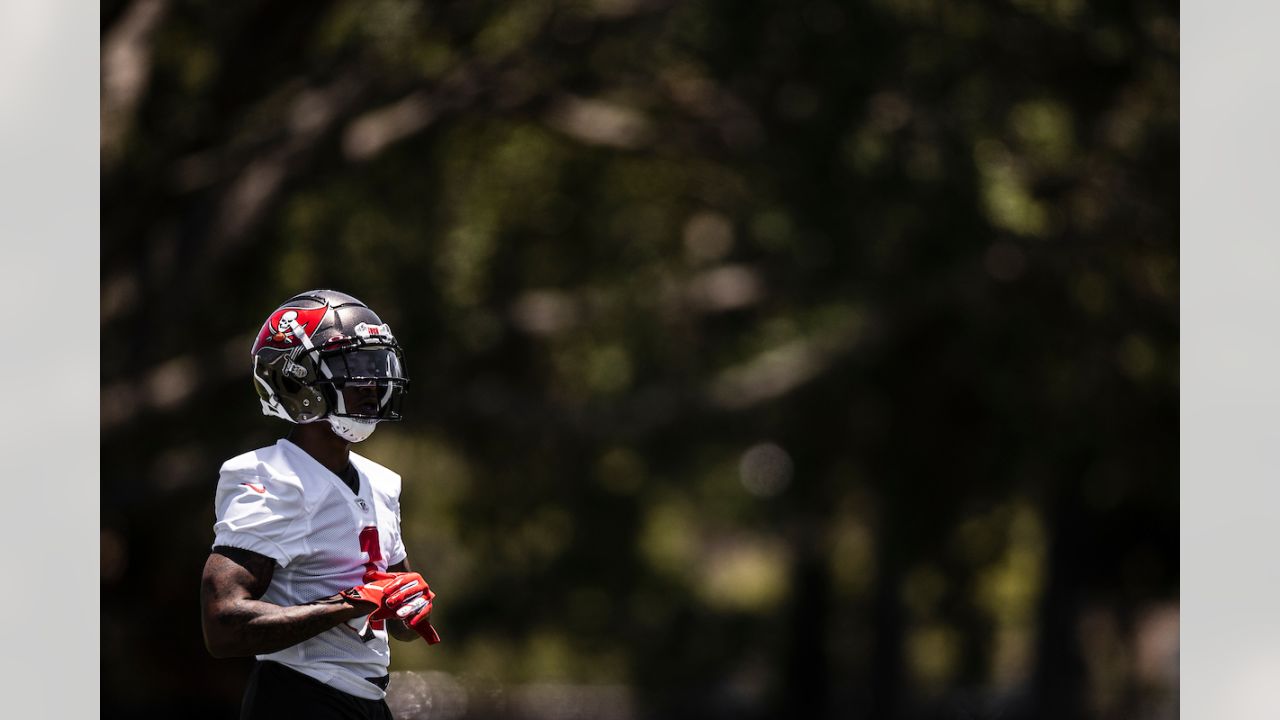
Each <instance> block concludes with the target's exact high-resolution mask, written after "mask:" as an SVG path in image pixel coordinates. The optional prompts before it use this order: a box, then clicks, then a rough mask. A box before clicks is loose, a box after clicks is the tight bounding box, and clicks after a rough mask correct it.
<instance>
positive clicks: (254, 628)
mask: <svg viewBox="0 0 1280 720" xmlns="http://www.w3.org/2000/svg"><path fill="white" fill-rule="evenodd" d="M367 613H368V609H367V608H366V609H364V610H361V609H359V608H358V607H356V606H355V605H353V604H351V603H349V602H348V601H346V600H344V599H343V598H342V597H341V596H338V595H335V596H333V597H329V598H324V599H321V600H317V601H315V602H312V603H307V604H306V605H294V606H291V607H282V606H280V605H274V604H272V603H268V602H263V601H261V600H250V599H247V598H246V599H240V600H232V601H228V602H224V603H221V604H220V605H219V606H218V607H217V608H216V609H214V611H213V612H211V613H208V614H207V615H206V618H205V644H206V645H207V646H208V648H209V652H210V653H211V654H213V656H214V657H240V656H244V655H262V654H265V653H271V652H276V651H277V650H283V649H284V648H287V647H291V646H293V645H297V644H298V643H300V642H302V641H304V640H307V639H309V638H312V637H315V636H316V635H319V634H320V633H322V632H324V631H325V630H328V629H329V628H332V627H336V626H337V625H340V624H342V623H344V622H346V621H348V620H350V619H352V618H356V617H360V616H361V615H362V614H367Z"/></svg>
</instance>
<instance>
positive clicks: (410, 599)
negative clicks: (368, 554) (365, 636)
mask: <svg viewBox="0 0 1280 720" xmlns="http://www.w3.org/2000/svg"><path fill="white" fill-rule="evenodd" d="M381 574H383V573H379V575H381ZM435 597H436V594H435V593H434V592H431V588H430V587H429V586H428V585H427V581H426V580H424V579H423V578H422V576H421V575H419V574H418V573H416V572H406V573H398V574H397V575H396V576H395V579H394V580H392V581H391V582H389V583H387V584H385V585H383V597H382V607H383V608H386V610H388V611H390V613H391V614H390V615H387V617H392V616H394V617H397V618H399V619H401V620H403V621H404V624H405V625H408V626H409V627H410V628H412V629H413V631H414V632H416V633H418V635H419V636H421V637H422V639H423V640H426V641H427V644H428V645H435V644H436V643H438V642H440V634H439V633H437V632H436V629H435V628H434V627H432V626H431V620H430V616H431V610H432V605H431V601H432V600H434V599H435Z"/></svg>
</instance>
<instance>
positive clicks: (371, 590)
mask: <svg viewBox="0 0 1280 720" xmlns="http://www.w3.org/2000/svg"><path fill="white" fill-rule="evenodd" d="M395 579H396V576H395V575H393V574H389V573H380V572H369V573H365V576H364V584H363V585H357V586H355V587H353V588H348V589H346V590H343V591H342V597H343V598H345V599H346V600H347V602H350V603H353V604H355V603H360V604H364V603H371V604H372V605H373V607H372V608H369V612H371V613H372V615H371V616H370V618H369V619H370V620H383V619H386V618H389V617H394V614H393V613H392V612H391V611H389V609H388V608H387V605H386V597H387V592H386V587H387V585H389V584H390V583H392V582H393V581H394V580H395Z"/></svg>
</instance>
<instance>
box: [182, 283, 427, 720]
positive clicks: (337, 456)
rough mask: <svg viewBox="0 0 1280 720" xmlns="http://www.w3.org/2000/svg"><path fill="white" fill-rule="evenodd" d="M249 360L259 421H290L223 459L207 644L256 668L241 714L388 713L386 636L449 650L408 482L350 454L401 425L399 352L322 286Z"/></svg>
mask: <svg viewBox="0 0 1280 720" xmlns="http://www.w3.org/2000/svg"><path fill="white" fill-rule="evenodd" d="M252 357H253V381H254V385H255V386H256V388H257V391H258V395H259V397H260V398H261V400H262V411H263V413H265V414H267V415H271V416H275V417H279V418H283V419H285V420H288V421H289V422H290V423H292V424H293V425H292V427H291V428H290V430H289V432H288V434H287V436H286V437H284V438H282V439H280V440H279V441H277V442H276V443H275V444H274V445H271V446H268V447H264V448H260V449H258V450H254V451H252V452H248V453H245V454H243V455H239V456H237V457H234V458H232V459H230V460H228V461H227V462H226V463H224V464H223V465H222V470H221V473H220V476H219V479H218V489H217V494H216V498H215V500H214V506H215V512H216V523H215V524H214V526H213V527H214V534H215V537H214V542H213V549H212V552H211V553H210V555H209V559H208V561H207V562H206V563H205V567H204V574H203V578H202V581H201V606H202V620H203V628H204V638H205V645H206V646H207V647H208V649H209V652H210V653H212V654H213V655H214V656H215V657H235V656H245V655H254V656H255V657H256V658H257V662H256V663H255V664H254V669H253V672H252V674H251V676H250V679H249V684H248V687H247V689H246V690H245V695H244V701H243V704H242V709H241V718H270V719H271V720H279V719H280V718H282V717H306V718H317V719H323V718H380V719H384V718H390V717H391V712H390V710H389V709H388V707H387V704H386V700H385V697H386V687H387V680H388V673H387V667H388V665H389V663H390V659H391V657H390V648H389V646H388V641H387V637H388V634H390V635H392V636H394V637H396V638H397V639H399V640H413V639H415V638H418V637H422V638H424V639H425V640H426V641H427V642H428V643H435V642H438V641H439V636H438V635H436V632H435V630H434V628H432V626H431V622H430V615H431V610H432V600H433V599H434V597H435V593H433V592H431V589H430V588H429V587H428V586H427V583H426V581H425V580H423V578H422V576H421V575H419V574H418V573H416V572H413V571H412V570H410V569H409V564H408V561H407V559H406V557H405V548H404V542H403V541H402V539H401V536H400V476H399V475H397V474H396V473H394V472H392V471H390V470H388V469H387V468H385V467H383V466H381V465H379V464H378V463H375V462H373V461H372V460H369V459H367V458H364V457H361V456H360V455H357V454H356V453H353V452H351V444H352V443H358V442H360V441H362V440H364V439H365V438H367V437H369V435H370V434H372V433H373V431H374V429H375V428H377V426H378V423H380V422H383V421H387V420H399V419H400V400H401V396H402V395H403V394H404V392H405V389H406V386H407V385H408V382H409V380H408V378H407V377H406V374H405V371H404V358H403V354H402V353H401V350H400V346H399V344H398V343H397V342H396V339H395V336H394V335H393V334H392V333H391V328H390V327H389V326H387V324H386V323H383V322H382V320H381V319H380V318H379V317H378V316H377V315H376V314H375V313H374V312H373V311H372V310H370V309H369V308H368V307H367V306H366V305H365V304H364V303H362V302H360V301H359V300H357V299H355V298H353V297H351V296H350V295H345V294H343V293H340V292H335V291H333V290H314V291H310V292H305V293H302V294H300V295H297V296H295V297H293V298H290V299H289V300H288V301H287V302H285V303H284V304H283V305H281V306H280V307H279V308H277V309H276V311H275V312H273V313H271V316H270V317H269V318H267V322H266V324H264V325H263V326H262V330H261V331H260V332H259V333H258V338H257V340H256V341H255V342H254V344H253V350H252Z"/></svg>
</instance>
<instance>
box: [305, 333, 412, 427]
mask: <svg viewBox="0 0 1280 720" xmlns="http://www.w3.org/2000/svg"><path fill="white" fill-rule="evenodd" d="M322 358H323V359H322V362H323V363H324V364H325V366H326V367H327V368H328V370H329V373H330V374H329V377H328V378H327V379H323V380H320V381H318V383H319V384H324V385H328V386H329V387H330V388H331V393H330V395H329V401H330V407H331V408H332V409H331V410H330V412H332V413H333V414H334V415H339V416H342V417H351V418H359V419H364V420H399V419H400V402H401V399H402V397H403V396H404V393H405V388H406V386H407V385H408V384H409V379H408V378H406V377H405V373H404V362H403V359H402V356H401V354H400V349H399V348H398V347H394V346H387V345H379V346H367V345H366V346H363V347H357V348H348V349H344V350H339V351H336V352H331V353H323V354H322Z"/></svg>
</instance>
